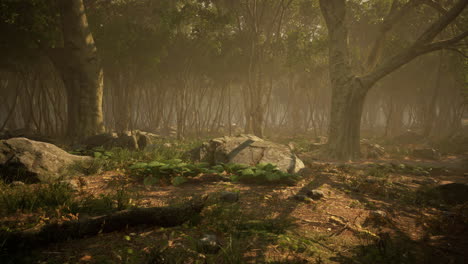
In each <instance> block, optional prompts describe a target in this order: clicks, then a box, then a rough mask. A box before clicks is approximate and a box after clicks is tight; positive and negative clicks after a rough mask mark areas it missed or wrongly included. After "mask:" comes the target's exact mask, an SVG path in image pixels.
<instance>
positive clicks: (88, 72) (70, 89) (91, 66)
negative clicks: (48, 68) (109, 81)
mask: <svg viewBox="0 0 468 264" xmlns="http://www.w3.org/2000/svg"><path fill="white" fill-rule="evenodd" d="M58 2H59V13H60V27H61V28H60V29H61V33H62V37H63V47H61V48H45V50H46V53H47V54H48V56H49V57H50V59H51V60H52V62H53V63H54V65H55V66H56V68H57V70H58V71H59V72H60V75H61V77H62V80H63V82H64V84H65V87H66V90H67V105H68V109H67V110H68V127H67V136H68V137H69V138H71V139H79V138H85V137H88V136H92V135H96V134H99V133H102V132H103V131H104V124H103V114H102V95H103V86H104V83H103V82H104V74H103V70H102V67H101V64H100V60H99V58H98V54H97V49H96V45H95V44H94V39H93V35H92V33H91V31H90V29H89V26H88V20H87V17H86V12H85V6H84V4H83V0H68V1H58Z"/></svg>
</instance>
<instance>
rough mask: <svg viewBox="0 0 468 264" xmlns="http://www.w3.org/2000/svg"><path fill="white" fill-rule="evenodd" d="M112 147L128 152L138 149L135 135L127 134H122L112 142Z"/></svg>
mask: <svg viewBox="0 0 468 264" xmlns="http://www.w3.org/2000/svg"><path fill="white" fill-rule="evenodd" d="M113 146H114V147H118V148H125V149H130V150H137V149H138V140H137V137H136V136H135V135H132V134H129V133H122V134H120V135H119V137H118V138H116V139H115V140H114V142H113Z"/></svg>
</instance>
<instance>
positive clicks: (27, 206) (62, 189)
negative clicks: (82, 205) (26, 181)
mask: <svg viewBox="0 0 468 264" xmlns="http://www.w3.org/2000/svg"><path fill="white" fill-rule="evenodd" d="M74 196H75V195H74V190H73V189H72V188H71V187H70V186H69V185H68V184H64V183H53V184H41V185H39V186H30V185H24V186H9V185H5V184H2V185H1V186H0V205H1V206H0V208H1V210H2V211H3V212H2V213H4V214H5V213H6V214H10V213H14V212H16V211H18V210H19V211H37V210H38V209H41V208H42V209H51V210H53V209H55V208H57V207H61V206H69V205H71V204H72V203H73V199H74Z"/></svg>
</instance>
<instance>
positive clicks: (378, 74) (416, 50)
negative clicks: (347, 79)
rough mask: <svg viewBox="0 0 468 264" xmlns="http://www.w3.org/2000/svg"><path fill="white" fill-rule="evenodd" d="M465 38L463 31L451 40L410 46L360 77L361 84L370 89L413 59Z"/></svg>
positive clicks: (466, 35) (447, 46) (467, 32)
mask: <svg viewBox="0 0 468 264" xmlns="http://www.w3.org/2000/svg"><path fill="white" fill-rule="evenodd" d="M466 37H468V31H465V32H463V33H462V34H460V35H458V36H455V37H453V38H451V39H447V40H441V41H438V42H434V43H430V44H426V45H423V46H416V47H415V46H411V47H409V48H407V49H405V50H404V51H403V52H401V53H399V54H397V55H396V56H394V57H392V58H391V59H389V60H387V61H386V62H385V63H383V64H381V65H380V66H379V67H378V68H376V70H374V71H373V72H371V73H369V74H367V75H366V76H363V77H361V78H360V79H361V82H362V83H363V87H365V88H367V89H370V87H371V86H372V84H374V83H376V82H377V81H378V80H380V79H382V78H383V77H385V76H386V75H388V74H389V73H391V72H393V71H395V70H396V69H398V68H400V67H401V66H403V65H405V64H407V63H408V62H410V61H411V60H413V59H414V58H416V57H418V56H421V55H423V54H426V53H430V52H433V51H437V50H441V49H446V48H449V47H451V46H453V45H454V44H456V43H458V42H460V41H461V40H463V39H464V38H466Z"/></svg>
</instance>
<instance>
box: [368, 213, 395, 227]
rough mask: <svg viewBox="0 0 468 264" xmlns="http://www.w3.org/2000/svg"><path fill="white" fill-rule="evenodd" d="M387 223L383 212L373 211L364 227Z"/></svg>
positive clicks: (385, 214)
mask: <svg viewBox="0 0 468 264" xmlns="http://www.w3.org/2000/svg"><path fill="white" fill-rule="evenodd" d="M388 222H389V219H388V215H387V213H386V212H385V211H382V210H375V211H371V212H370V213H369V216H368V217H367V218H366V220H365V221H364V226H367V225H384V224H386V223H388Z"/></svg>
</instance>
